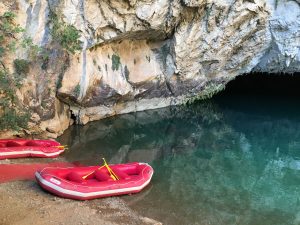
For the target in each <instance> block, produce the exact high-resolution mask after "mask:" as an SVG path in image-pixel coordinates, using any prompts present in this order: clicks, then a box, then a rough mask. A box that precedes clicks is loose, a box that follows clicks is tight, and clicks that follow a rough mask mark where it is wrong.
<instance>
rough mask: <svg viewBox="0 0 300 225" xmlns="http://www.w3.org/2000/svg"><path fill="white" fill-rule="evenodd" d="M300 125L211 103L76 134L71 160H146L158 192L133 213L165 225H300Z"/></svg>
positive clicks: (104, 124) (73, 134) (136, 205)
mask: <svg viewBox="0 0 300 225" xmlns="http://www.w3.org/2000/svg"><path fill="white" fill-rule="evenodd" d="M299 128H300V122H299V120H298V119H297V118H294V119H284V120H282V119H278V118H277V117H273V116H272V114H269V115H268V116H267V117H266V116H262V115H257V114H255V115H252V114H247V112H241V111H239V112H236V111H234V110H222V109H219V108H218V106H216V105H214V104H211V103H203V104H199V105H197V106H191V107H174V108H166V109H160V110H152V111H147V112H141V113H136V114H127V115H123V116H119V117H116V118H110V119H107V120H103V121H99V122H95V123H91V124H89V125H87V126H85V127H80V128H78V127H74V128H72V129H70V130H69V131H68V132H69V134H68V133H66V134H65V135H64V136H63V137H62V139H63V140H64V141H63V142H64V143H65V142H68V143H69V145H70V146H71V151H70V152H69V153H68V154H67V155H66V158H67V159H69V160H73V159H80V160H86V161H88V162H89V163H91V164H94V163H96V162H99V159H100V157H101V156H103V155H105V157H106V158H107V159H108V160H111V162H116V163H119V162H126V161H146V162H149V163H151V165H152V166H153V167H154V169H155V176H154V177H153V181H152V184H153V188H152V189H151V191H150V192H149V193H147V195H146V196H144V197H143V198H141V199H139V200H138V201H136V202H135V203H134V204H133V206H132V207H134V208H135V209H136V210H138V211H139V212H142V213H143V214H144V215H145V216H148V217H151V218H156V219H158V220H160V221H163V222H164V223H165V224H172V225H176V224H212V225H217V224H218V225H219V224H222V225H223V224H253V225H254V224H255V225H259V224H263V225H268V224H270V225H271V224H272V225H277V224H278V225H279V224H299V218H300V216H299V215H298V214H299V213H298V212H299V210H300V203H299V202H300V200H299V197H298V196H300V195H299V194H300V186H299V183H300V171H299V167H300V162H299V154H300V145H299V142H298V140H300V129H299Z"/></svg>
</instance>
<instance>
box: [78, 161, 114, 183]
mask: <svg viewBox="0 0 300 225" xmlns="http://www.w3.org/2000/svg"><path fill="white" fill-rule="evenodd" d="M102 159H103V162H104V165H103V166H100V167H99V168H98V169H97V170H101V169H102V168H103V167H106V169H107V170H108V172H109V174H110V177H111V178H112V179H113V180H120V179H119V177H118V176H117V175H116V174H115V173H114V171H113V170H112V169H111V168H110V167H109V165H108V164H107V162H106V160H105V159H104V158H102ZM94 172H95V171H92V172H90V173H89V174H87V175H85V176H83V177H82V178H83V179H86V178H87V177H88V176H89V175H91V174H93V173H94Z"/></svg>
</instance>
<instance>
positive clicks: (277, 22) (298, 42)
mask: <svg viewBox="0 0 300 225" xmlns="http://www.w3.org/2000/svg"><path fill="white" fill-rule="evenodd" d="M274 10H275V11H274V13H273V15H272V16H271V17H270V18H269V20H270V23H269V26H270V28H269V29H270V33H271V35H272V42H271V45H270V46H269V49H268V51H267V53H266V54H265V56H264V57H263V58H262V60H261V62H260V63H259V65H258V66H257V67H256V68H255V71H259V72H268V73H278V72H286V73H294V72H297V71H300V63H299V62H300V48H299V46H300V5H299V2H298V3H296V2H294V1H288V2H284V1H283V2H281V1H280V2H279V3H278V6H277V7H276V9H274Z"/></svg>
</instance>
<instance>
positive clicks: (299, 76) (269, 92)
mask: <svg viewBox="0 0 300 225" xmlns="http://www.w3.org/2000/svg"><path fill="white" fill-rule="evenodd" d="M235 95H251V96H274V97H300V73H295V74H293V75H290V74H268V73H250V74H245V75H241V76H238V77H237V78H236V79H235V80H233V81H231V82H229V83H228V84H227V85H226V88H225V90H224V91H222V92H220V93H219V96H235Z"/></svg>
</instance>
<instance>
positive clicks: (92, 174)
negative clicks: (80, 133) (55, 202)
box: [35, 162, 153, 200]
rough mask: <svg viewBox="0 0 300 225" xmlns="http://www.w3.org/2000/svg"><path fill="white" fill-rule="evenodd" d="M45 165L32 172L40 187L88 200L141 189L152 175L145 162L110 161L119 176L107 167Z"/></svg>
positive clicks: (135, 191)
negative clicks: (116, 178)
mask: <svg viewBox="0 0 300 225" xmlns="http://www.w3.org/2000/svg"><path fill="white" fill-rule="evenodd" d="M100 168H101V169H99V166H89V167H71V168H50V167H48V168H44V169H43V170H41V171H39V172H36V174H35V176H36V179H37V181H38V183H39V184H40V185H41V187H42V188H43V189H45V190H47V191H49V192H51V193H53V194H55V195H58V196H61V197H64V198H71V199H77V200H88V199H94V198H101V197H107V196H114V195H122V194H131V193H137V192H140V191H141V190H142V189H143V188H144V187H146V186H147V185H148V184H149V183H150V180H151V178H152V175H153V169H152V167H151V166H150V165H148V164H147V163H137V162H135V163H127V164H116V165H110V168H109V169H111V170H112V171H113V172H114V174H115V175H116V176H117V177H118V178H119V180H114V179H112V178H111V176H110V173H109V171H108V169H107V168H106V167H100ZM87 175H88V176H87Z"/></svg>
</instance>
